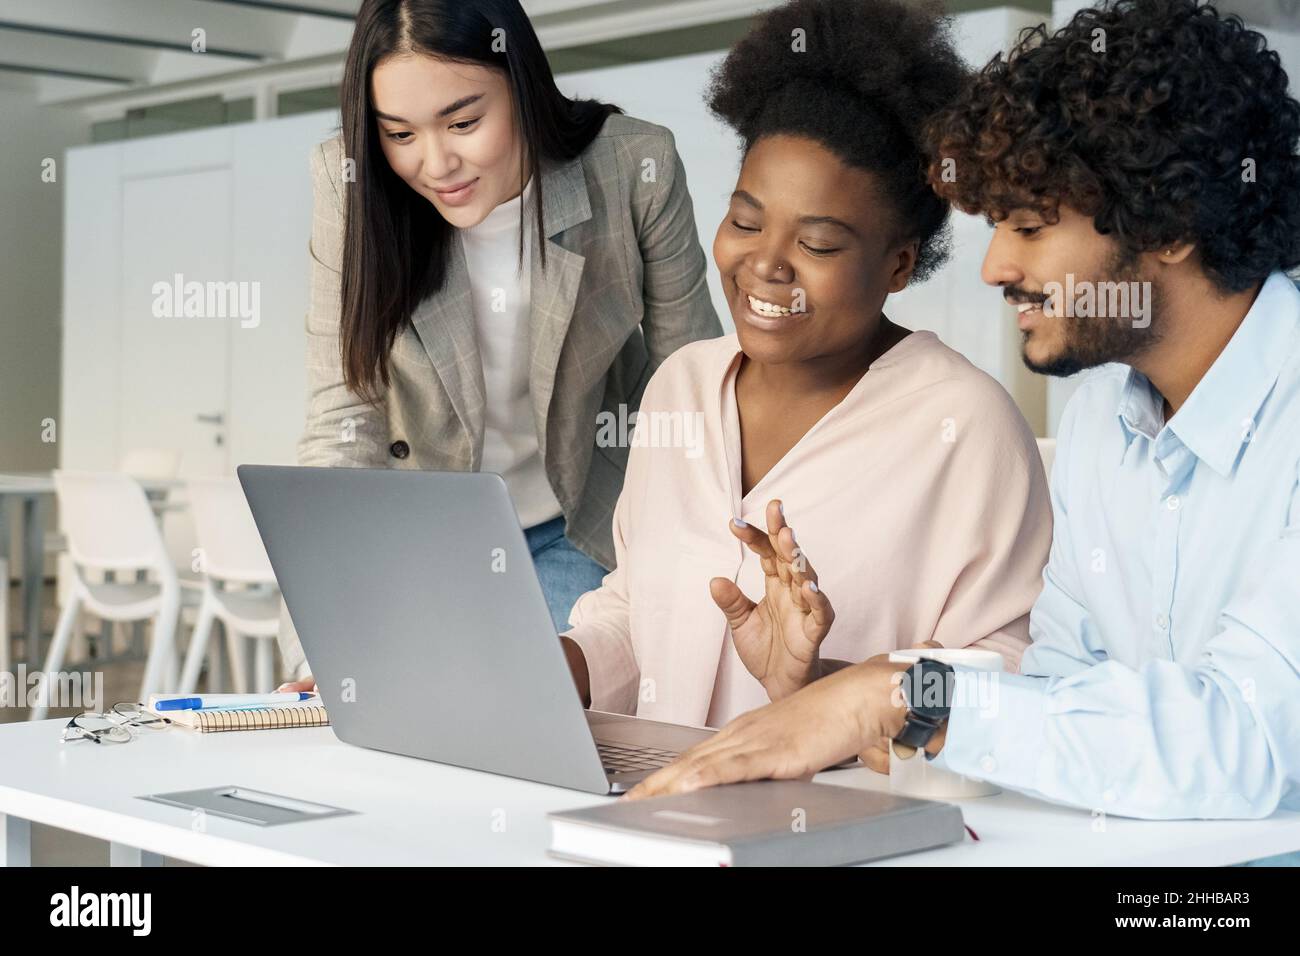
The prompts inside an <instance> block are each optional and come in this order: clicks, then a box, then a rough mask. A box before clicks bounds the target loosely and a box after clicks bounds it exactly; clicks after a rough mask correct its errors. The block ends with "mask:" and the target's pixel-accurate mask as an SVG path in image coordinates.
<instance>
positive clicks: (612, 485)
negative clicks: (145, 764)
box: [280, 114, 722, 677]
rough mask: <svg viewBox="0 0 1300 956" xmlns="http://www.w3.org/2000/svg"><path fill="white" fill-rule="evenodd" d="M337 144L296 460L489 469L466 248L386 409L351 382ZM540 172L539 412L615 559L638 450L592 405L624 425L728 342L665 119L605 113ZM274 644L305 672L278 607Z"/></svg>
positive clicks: (397, 364) (416, 333) (426, 314)
mask: <svg viewBox="0 0 1300 956" xmlns="http://www.w3.org/2000/svg"><path fill="white" fill-rule="evenodd" d="M342 153H343V141H342V136H341V135H337V136H335V137H334V138H333V139H330V140H327V141H326V142H324V143H321V144H320V145H319V146H317V147H316V148H315V149H313V151H312V154H311V170H312V183H313V188H314V191H315V204H314V213H313V222H312V234H311V244H310V246H309V250H310V253H311V307H310V311H309V312H308V314H307V383H308V384H307V387H308V406H307V424H306V428H305V430H304V432H303V436H302V439H301V441H300V442H299V445H298V462H299V464H303V465H322V466H337V467H369V468H382V467H389V468H417V469H429V470H439V471H477V470H478V469H479V466H480V463H481V461H482V455H483V420H484V404H485V400H484V386H483V365H482V361H481V359H480V358H479V354H478V348H477V345H476V334H475V326H474V313H473V308H472V305H471V301H470V287H469V279H468V273H467V271H466V266H465V258H464V255H463V253H462V251H461V247H460V244H459V243H453V245H452V255H451V260H450V263H449V268H448V273H447V280H446V284H445V285H444V287H443V289H442V291H441V292H439V293H437V294H436V295H433V296H430V297H428V298H427V299H425V300H424V301H423V302H421V303H420V305H419V306H418V307H417V308H416V310H415V311H414V313H413V315H412V316H411V321H410V323H409V324H408V326H407V327H406V328H404V329H403V330H402V331H401V332H400V333H398V335H397V338H396V341H395V342H394V344H393V349H392V352H391V354H390V357H389V360H390V366H389V368H390V375H391V384H390V387H389V389H388V392H387V394H386V396H385V398H384V400H383V401H382V403H381V404H380V405H379V406H378V407H376V406H372V405H369V404H366V403H365V402H364V401H362V400H361V399H360V398H358V397H357V396H356V395H355V394H354V393H352V392H351V391H350V390H349V389H348V388H347V386H346V385H344V383H343V373H342V363H341V358H340V350H339V320H340V314H341V309H342V307H341V299H340V291H339V290H340V270H341V263H342V243H343V196H344V190H343V186H342V184H341V179H342V176H341V168H342ZM542 183H543V187H544V188H543V190H542V192H543V204H544V206H543V212H544V223H545V229H546V235H547V243H546V268H545V270H544V271H543V269H542V266H541V259H540V253H539V251H538V248H537V244H536V243H533V244H532V259H531V294H532V309H531V314H530V316H529V323H528V324H529V328H528V337H529V349H530V352H531V364H530V367H529V392H530V395H531V399H532V407H533V422H534V424H535V426H536V428H537V438H538V443H539V446H540V449H541V454H542V460H543V462H544V464H545V468H546V475H547V477H548V478H549V479H550V484H551V489H552V491H553V492H554V493H555V497H556V499H557V500H558V501H559V502H560V506H561V507H562V508H563V509H564V517H565V521H566V523H567V534H568V537H569V540H570V541H572V542H573V543H574V545H576V546H577V547H578V548H580V549H581V550H582V551H583V552H585V553H586V554H588V555H590V556H591V557H592V558H594V559H595V560H596V561H598V562H599V563H600V564H602V565H603V566H605V567H606V568H611V567H613V565H614V546H613V537H612V530H611V525H612V518H613V512H614V504H615V502H616V501H617V499H618V495H619V491H620V489H621V488H622V486H623V472H624V470H625V468H626V466H627V454H628V449H627V448H625V447H614V448H604V447H599V446H597V444H596V441H595V438H596V430H597V427H598V424H599V419H598V418H597V416H598V415H599V413H600V412H602V411H608V412H611V413H612V414H614V415H615V417H616V420H618V413H619V406H620V405H624V406H626V411H627V412H629V413H630V412H632V411H634V410H635V409H636V408H637V407H638V405H639V404H640V401H641V393H642V392H643V391H644V390H645V385H646V382H647V381H649V379H650V376H651V374H652V373H653V372H654V370H655V369H656V368H658V366H659V364H660V363H661V362H663V360H664V359H665V358H667V357H668V356H669V355H671V354H672V353H673V352H674V351H675V350H676V349H678V348H680V347H681V346H683V345H685V344H687V343H688V342H693V341H695V340H696V339H702V338H712V337H715V336H718V335H721V334H722V327H721V325H720V324H719V322H718V317H717V315H716V314H715V312H714V309H713V306H712V303H711V300H710V298H709V290H708V286H707V283H706V263H705V258H704V251H703V249H702V248H701V247H700V242H699V238H698V236H697V234H696V229H695V216H694V212H693V209H692V205H691V198H690V194H689V193H688V192H687V189H686V174H685V171H684V170H683V168H682V165H681V160H680V159H679V157H678V155H677V149H676V146H675V144H674V141H673V135H672V133H671V132H670V131H669V130H667V129H665V128H664V127H662V126H656V125H654V124H652V123H647V122H645V121H643V120H638V119H634V118H632V117H628V116H622V115H618V114H615V115H611V116H610V117H609V118H608V119H607V120H606V121H605V125H604V128H603V129H602V131H601V132H600V134H599V135H598V136H597V137H596V138H595V140H593V141H592V143H591V145H590V146H588V147H587V149H586V150H585V151H584V152H583V153H582V155H581V156H579V157H577V158H576V159H573V160H571V161H569V162H567V163H552V164H545V165H544V166H543V171H542ZM530 223H531V219H530V218H529V217H525V225H529V224H530ZM412 573H413V574H419V569H417V568H413V569H412ZM280 649H281V652H282V653H283V656H284V661H285V670H286V672H287V673H288V674H290V675H292V676H295V677H301V676H303V675H304V674H306V673H308V672H309V671H310V668H309V667H307V665H306V663H305V661H304V657H303V652H302V647H301V645H300V643H299V641H298V637H297V634H296V633H295V632H294V631H293V628H292V624H291V622H290V621H289V619H288V615H287V613H284V612H283V611H282V613H281V626H280Z"/></svg>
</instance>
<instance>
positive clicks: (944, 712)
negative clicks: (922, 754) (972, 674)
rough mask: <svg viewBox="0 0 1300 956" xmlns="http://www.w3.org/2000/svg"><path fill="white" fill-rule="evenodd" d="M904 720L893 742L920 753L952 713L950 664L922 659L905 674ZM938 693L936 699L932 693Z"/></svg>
mask: <svg viewBox="0 0 1300 956" xmlns="http://www.w3.org/2000/svg"><path fill="white" fill-rule="evenodd" d="M904 674H905V677H904V690H905V691H906V693H905V695H904V697H905V701H904V702H905V703H906V704H907V717H906V718H905V719H904V721H903V729H902V730H900V731H899V732H898V734H897V735H896V736H895V737H894V740H896V741H898V742H899V743H900V744H904V745H906V746H908V747H915V748H916V749H917V750H920V749H921V748H922V747H924V746H925V745H926V744H928V743H929V742H930V739H931V738H932V737H933V736H934V735H935V734H936V733H938V732H939V728H940V727H942V726H943V722H944V721H945V720H947V719H948V714H949V712H950V711H951V710H952V687H953V684H952V678H953V668H952V665H951V664H947V663H945V662H943V661H936V660H933V659H928V658H922V659H921V660H919V661H917V662H916V663H915V664H913V665H912V666H911V667H909V668H908V669H907V670H906V671H905V672H904ZM937 692H938V693H939V694H940V696H939V697H938V699H935V694H936V693H937Z"/></svg>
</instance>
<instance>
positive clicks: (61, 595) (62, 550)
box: [45, 448, 186, 660]
mask: <svg viewBox="0 0 1300 956" xmlns="http://www.w3.org/2000/svg"><path fill="white" fill-rule="evenodd" d="M180 468H181V453H180V452H178V451H176V450H175V449H174V448H131V449H128V450H127V452H126V454H124V455H123V456H122V460H121V464H120V466H119V468H118V470H119V471H121V472H122V473H123V474H126V475H130V476H131V477H132V478H136V479H141V480H143V479H150V478H153V479H169V478H175V477H176V476H177V474H178V473H179V472H180ZM145 497H146V498H147V497H148V496H147V495H146V496H145ZM149 506H150V507H151V508H152V509H153V511H154V514H155V516H157V518H158V520H159V521H161V520H162V519H163V517H164V513H165V512H167V511H171V510H175V506H173V505H171V504H168V503H167V502H163V501H150V502H149ZM163 539H164V540H166V534H165V533H164V536H163ZM67 550H68V542H67V537H66V536H65V535H64V533H63V531H62V530H61V529H55V530H53V531H48V532H46V534H45V553H46V554H53V555H56V556H57V557H56V561H57V578H58V587H57V595H58V600H59V604H60V605H63V604H66V602H67V600H68V596H69V591H68V586H69V582H70V581H71V580H72V574H73V572H72V568H71V562H70V560H69V558H68V555H67ZM185 586H186V581H185V579H184V577H183V576H182V578H181V587H182V588H184V587H185ZM83 624H84V621H83V620H82V619H81V618H80V617H78V620H77V622H76V625H75V626H74V628H73V633H72V644H71V649H72V657H73V659H75V660H84V659H86V658H87V656H88V654H87V646H86V636H85V633H84V631H83V628H82V625H83ZM100 654H101V655H104V656H105V657H106V658H107V659H110V660H111V659H112V656H113V649H112V647H111V646H109V647H102V648H101V649H100Z"/></svg>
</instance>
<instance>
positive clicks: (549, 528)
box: [524, 517, 607, 634]
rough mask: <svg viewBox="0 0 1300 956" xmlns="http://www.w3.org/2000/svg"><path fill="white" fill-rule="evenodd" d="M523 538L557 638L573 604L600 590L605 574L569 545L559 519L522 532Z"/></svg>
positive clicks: (567, 624) (598, 566)
mask: <svg viewBox="0 0 1300 956" xmlns="http://www.w3.org/2000/svg"><path fill="white" fill-rule="evenodd" d="M524 538H525V539H526V540H527V541H528V550H529V551H531V552H532V554H533V567H535V568H536V569H537V578H538V580H540V581H541V582H542V593H543V594H545V595H546V606H547V607H548V608H550V610H551V620H552V621H554V622H555V631H556V633H557V634H558V633H559V632H561V631H567V630H568V629H569V611H571V610H573V605H574V603H575V602H576V601H577V600H578V598H580V597H581V596H582V595H584V594H586V593H587V592H588V591H594V590H595V589H596V588H598V587H600V582H601V579H602V578H604V577H605V575H606V573H607V572H606V571H605V569H604V568H602V567H601V566H600V565H599V564H597V563H596V562H595V561H593V560H592V559H591V558H589V557H587V556H586V555H585V554H583V553H582V552H581V551H579V550H578V549H577V548H575V547H574V546H573V545H572V544H570V543H569V539H568V538H566V537H565V536H564V518H563V517H559V518H552V519H551V520H550V521H547V522H544V523H542V524H538V525H533V526H532V527H531V528H525V529H524Z"/></svg>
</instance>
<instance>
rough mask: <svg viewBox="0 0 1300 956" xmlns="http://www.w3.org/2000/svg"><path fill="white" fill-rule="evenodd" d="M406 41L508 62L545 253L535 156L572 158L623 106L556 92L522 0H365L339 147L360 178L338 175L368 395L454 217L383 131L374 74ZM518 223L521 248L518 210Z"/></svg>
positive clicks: (351, 333) (501, 64) (352, 331)
mask: <svg viewBox="0 0 1300 956" xmlns="http://www.w3.org/2000/svg"><path fill="white" fill-rule="evenodd" d="M503 40H504V42H503ZM406 52H414V53H424V54H428V55H430V56H434V57H438V58H441V59H447V60H454V61H457V62H462V63H474V64H478V65H481V66H489V67H492V68H494V69H497V70H501V71H503V72H504V73H505V74H506V77H507V79H508V81H509V83H510V89H511V94H512V99H513V102H514V109H515V122H516V124H517V129H518V131H519V133H520V136H521V139H522V142H523V144H524V157H523V163H522V164H521V168H520V183H519V187H520V189H521V190H522V189H523V187H524V185H525V183H526V182H527V181H528V178H529V177H530V176H531V178H532V182H533V186H532V188H533V191H534V194H535V196H534V199H535V208H536V219H537V242H538V249H539V252H540V253H541V255H542V262H543V264H545V261H546V259H545V256H546V227H545V224H544V223H543V221H542V178H541V166H542V161H543V160H558V161H564V160H569V159H573V158H574V157H575V156H577V155H579V154H580V153H582V151H583V150H585V149H586V148H587V147H588V146H589V145H590V144H591V141H592V140H593V139H595V138H596V135H597V134H598V133H599V132H600V129H601V127H602V126H603V125H604V123H605V118H606V117H607V116H609V114H610V113H616V112H621V110H619V109H618V107H616V106H612V105H610V104H607V103H599V102H596V101H594V100H571V99H569V98H568V97H566V96H565V95H564V94H562V93H561V92H560V90H559V88H558V87H557V86H556V85H555V77H554V76H553V75H552V73H551V65H550V63H549V62H548V61H547V59H546V53H545V52H544V51H543V50H542V45H541V42H540V41H539V40H538V39H537V34H536V32H535V31H534V30H533V25H532V23H530V22H529V20H528V15H527V14H526V13H524V10H523V7H521V6H520V5H519V0H365V2H364V3H362V4H361V9H360V10H359V11H358V12H357V20H356V30H355V32H354V33H353V34H352V42H351V44H350V45H349V47H348V56H347V63H346V65H345V66H344V71H343V83H342V86H341V88H340V91H339V93H340V106H341V113H342V120H343V124H342V131H343V152H344V155H345V156H347V157H350V158H352V159H353V160H355V172H356V181H355V182H351V183H344V186H345V189H344V196H345V201H344V230H343V266H342V278H341V299H342V315H341V316H340V335H339V347H340V350H341V353H342V359H343V362H342V364H343V376H344V381H345V382H346V384H347V386H348V388H350V389H351V390H352V391H353V392H355V393H356V394H358V395H361V396H363V397H365V398H367V399H368V400H370V401H372V402H376V401H378V400H379V398H380V396H381V394H382V392H383V391H385V390H386V389H387V388H388V384H389V368H388V356H389V352H390V351H391V350H392V347H393V341H394V339H395V338H396V337H397V333H398V332H399V331H401V329H402V327H403V326H404V325H406V324H407V323H408V322H409V321H410V316H411V313H412V312H413V311H414V310H415V307H416V306H417V305H418V304H419V303H420V302H421V301H422V300H424V299H425V298H427V297H428V296H430V295H433V294H435V293H437V292H439V291H441V290H442V287H443V285H444V284H445V282H446V277H447V265H448V261H449V256H450V252H451V243H452V242H454V241H455V230H454V228H453V227H452V226H451V224H450V223H448V222H447V221H446V220H445V219H443V218H442V215H441V214H440V213H439V212H438V210H437V209H436V208H435V207H434V205H433V204H432V203H430V202H429V201H428V200H427V199H425V198H424V197H422V196H420V195H419V194H418V193H416V192H415V191H414V190H413V189H411V187H410V186H408V185H407V184H406V183H405V182H403V181H402V180H401V178H400V177H398V176H397V174H396V173H394V172H393V170H392V168H391V167H390V166H389V164H388V160H387V159H386V158H385V156H384V153H383V149H382V147H381V145H380V143H379V133H378V129H377V126H376V121H375V117H374V111H373V108H372V106H371V103H370V74H371V71H372V70H374V68H375V64H377V63H378V62H379V61H380V60H382V59H384V58H385V57H387V56H389V55H392V54H395V53H398V54H400V53H406ZM520 225H521V233H520V239H521V250H522V227H523V223H522V216H521V223H520ZM521 254H522V252H521Z"/></svg>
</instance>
